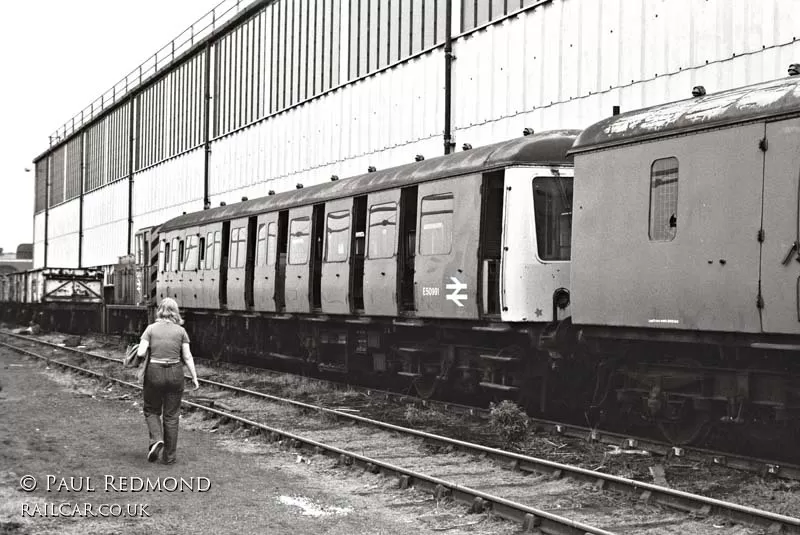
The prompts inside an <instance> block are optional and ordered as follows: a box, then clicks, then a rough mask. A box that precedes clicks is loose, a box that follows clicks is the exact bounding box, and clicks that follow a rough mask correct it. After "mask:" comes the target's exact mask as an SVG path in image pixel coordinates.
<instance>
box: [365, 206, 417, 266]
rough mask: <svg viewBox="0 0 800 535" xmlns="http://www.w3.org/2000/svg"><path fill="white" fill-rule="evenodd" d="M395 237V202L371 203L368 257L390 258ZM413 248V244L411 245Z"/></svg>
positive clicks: (393, 251)
mask: <svg viewBox="0 0 800 535" xmlns="http://www.w3.org/2000/svg"><path fill="white" fill-rule="evenodd" d="M396 237H397V203H396V202H386V203H383V204H373V205H372V206H371V207H370V209H369V236H368V248H367V256H368V257H369V258H392V257H393V256H394V254H395V240H396ZM411 250H412V251H413V250H414V246H413V245H412V246H411Z"/></svg>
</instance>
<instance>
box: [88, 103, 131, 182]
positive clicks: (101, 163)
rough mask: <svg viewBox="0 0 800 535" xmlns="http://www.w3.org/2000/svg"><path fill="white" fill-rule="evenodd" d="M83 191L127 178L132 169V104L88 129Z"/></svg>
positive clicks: (112, 113)
mask: <svg viewBox="0 0 800 535" xmlns="http://www.w3.org/2000/svg"><path fill="white" fill-rule="evenodd" d="M84 136H85V141H84V143H85V151H86V170H85V176H84V186H83V187H84V191H87V192H88V191H92V190H94V189H97V188H100V187H102V186H104V185H106V184H110V183H112V182H114V181H116V180H120V179H122V178H125V177H127V176H128V174H129V168H130V104H129V103H126V104H124V105H122V106H121V107H119V108H117V109H116V110H114V111H113V112H111V113H110V114H108V115H106V116H105V117H104V118H102V119H100V120H99V121H98V122H96V123H95V124H93V125H92V126H90V127H89V129H88V130H87V131H86V133H85V134H84Z"/></svg>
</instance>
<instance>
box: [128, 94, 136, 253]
mask: <svg viewBox="0 0 800 535" xmlns="http://www.w3.org/2000/svg"><path fill="white" fill-rule="evenodd" d="M128 105H129V106H130V108H131V109H130V113H129V114H128V131H129V135H128V254H129V255H130V254H133V251H132V246H133V245H132V244H133V148H134V118H135V117H136V115H135V110H134V107H135V105H136V98H135V97H132V98H131V99H130V102H129V104H128Z"/></svg>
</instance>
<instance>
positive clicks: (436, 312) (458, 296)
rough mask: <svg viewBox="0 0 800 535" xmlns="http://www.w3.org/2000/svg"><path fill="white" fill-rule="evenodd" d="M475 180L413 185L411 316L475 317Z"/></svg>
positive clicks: (472, 177) (477, 200) (477, 179)
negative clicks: (414, 312) (415, 199)
mask: <svg viewBox="0 0 800 535" xmlns="http://www.w3.org/2000/svg"><path fill="white" fill-rule="evenodd" d="M482 178H483V177H482V176H481V175H480V174H475V175H469V176H463V177H458V178H454V179H450V180H436V181H434V182H427V183H423V184H420V185H419V190H418V204H417V214H418V216H417V217H418V224H417V255H416V257H415V260H414V269H415V273H414V298H415V302H416V304H417V315H418V316H422V317H433V318H459V319H476V318H477V317H478V304H477V301H476V297H477V286H478V239H479V236H480V220H481V218H480V213H481V191H480V188H481V182H482Z"/></svg>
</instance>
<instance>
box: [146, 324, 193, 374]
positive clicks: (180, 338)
mask: <svg viewBox="0 0 800 535" xmlns="http://www.w3.org/2000/svg"><path fill="white" fill-rule="evenodd" d="M142 340H147V343H148V344H150V362H155V363H157V364H175V363H178V362H180V361H181V346H182V345H183V344H188V343H189V335H188V334H187V333H186V329H184V328H183V327H181V326H180V325H177V324H175V323H173V322H171V321H164V320H159V321H156V322H155V323H151V324H150V325H148V326H147V329H145V330H144V333H143V334H142Z"/></svg>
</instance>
